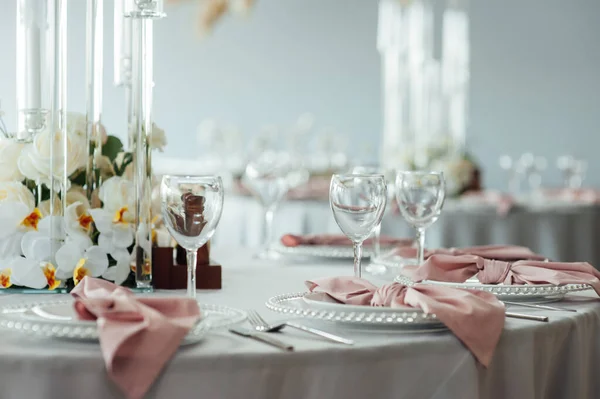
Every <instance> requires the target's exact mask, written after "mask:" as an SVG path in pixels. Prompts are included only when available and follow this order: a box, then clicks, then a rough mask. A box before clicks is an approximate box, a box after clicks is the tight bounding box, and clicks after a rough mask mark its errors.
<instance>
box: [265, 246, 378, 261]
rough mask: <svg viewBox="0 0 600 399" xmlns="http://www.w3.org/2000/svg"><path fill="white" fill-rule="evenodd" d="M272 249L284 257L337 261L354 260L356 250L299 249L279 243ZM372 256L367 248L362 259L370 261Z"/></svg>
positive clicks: (331, 248)
mask: <svg viewBox="0 0 600 399" xmlns="http://www.w3.org/2000/svg"><path fill="white" fill-rule="evenodd" d="M272 249H273V251H275V252H278V253H280V254H283V255H293V256H307V257H315V258H337V259H352V258H354V249H353V248H352V247H349V246H341V245H299V246H297V247H286V246H285V245H283V244H280V243H277V244H275V245H273V247H272ZM372 255H373V254H372V251H371V250H370V249H367V248H365V249H364V251H363V254H362V258H363V259H368V258H370V257H371V256H372Z"/></svg>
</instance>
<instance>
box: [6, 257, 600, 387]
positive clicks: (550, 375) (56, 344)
mask: <svg viewBox="0 0 600 399" xmlns="http://www.w3.org/2000/svg"><path fill="white" fill-rule="evenodd" d="M213 258H214V259H215V260H217V261H218V262H219V263H220V264H222V265H223V288H222V289H221V290H209V291H199V292H198V300H199V302H201V303H207V304H219V305H227V306H232V307H236V308H241V309H246V310H247V309H254V310H257V311H259V312H260V314H261V315H262V316H263V317H264V318H265V319H267V320H270V321H276V320H282V319H284V317H282V315H281V314H278V313H274V312H271V311H269V310H268V309H267V308H266V307H265V301H266V300H267V299H268V298H269V297H272V296H275V295H278V294H284V293H293V292H301V291H305V286H304V281H306V280H308V279H312V278H317V277H328V276H339V275H349V274H351V273H352V264H351V261H348V260H346V261H324V260H319V259H303V260H297V259H293V258H282V259H279V260H273V261H266V260H257V259H254V258H253V251H252V250H249V249H243V248H236V247H231V248H221V249H218V250H215V251H213ZM366 278H372V279H373V280H376V279H381V278H382V277H377V278H375V277H370V276H368V275H367V276H366ZM156 295H184V291H183V290H182V291H169V292H157V293H156ZM57 296H60V295H59V294H56V295H43V294H29V295H27V294H18V295H10V294H5V295H2V296H0V304H8V303H18V302H23V301H42V302H43V301H46V300H51V299H56V298H57ZM560 306H562V307H566V308H571V309H576V310H577V312H576V313H575V312H566V311H551V310H539V309H530V308H524V307H518V309H517V307H514V308H513V309H511V310H513V311H518V312H519V313H526V314H531V315H546V316H548V317H549V320H550V321H549V322H547V323H544V322H538V321H529V320H520V319H512V318H507V319H506V322H505V327H504V330H503V333H502V335H501V338H500V341H499V344H498V346H497V348H496V351H495V354H494V356H493V359H492V362H491V364H490V365H489V367H487V368H486V367H483V366H482V365H481V364H479V363H478V362H477V361H476V360H475V358H474V357H473V355H472V354H471V352H469V350H467V349H466V348H465V346H463V344H462V343H461V342H460V341H459V340H458V339H457V338H456V337H455V336H454V335H453V334H452V333H451V332H449V331H441V332H439V331H438V332H419V333H406V332H402V331H400V330H394V331H380V330H352V329H348V328H347V327H343V326H339V325H336V324H323V323H325V322H321V323H320V324H315V323H310V322H309V321H308V320H302V319H300V320H299V322H300V323H305V324H307V325H308V324H310V325H313V326H318V327H319V328H321V329H323V330H327V331H330V332H332V333H335V334H338V335H341V336H344V337H346V338H351V339H353V340H354V341H355V343H354V345H352V346H350V345H343V344H335V343H331V342H328V341H325V340H323V339H321V338H318V337H314V336H311V335H307V334H305V333H303V332H299V331H298V332H296V331H293V330H291V329H289V330H285V329H284V330H283V332H281V333H278V334H277V335H278V337H279V338H280V339H281V340H284V341H285V342H286V343H290V344H293V345H294V346H295V349H296V350H295V351H294V352H285V351H282V350H278V349H277V348H274V347H271V346H267V345H265V344H263V343H260V342H256V341H254V340H251V339H248V338H244V337H240V336H237V335H234V334H231V333H230V332H229V331H227V329H217V330H213V331H211V332H210V333H209V334H208V335H207V336H206V337H205V338H204V339H203V340H202V341H201V342H199V343H197V344H195V345H190V346H185V347H181V348H180V349H179V351H178V352H177V353H176V355H175V356H174V357H173V358H172V360H171V361H170V362H169V363H168V364H167V365H166V367H165V368H164V370H163V371H162V373H161V375H160V376H159V377H158V378H157V379H156V381H155V382H154V384H153V386H152V388H151V389H150V391H149V392H148V394H147V397H148V398H170V399H176V398H207V399H217V398H218V399H227V398H245V399H276V398H288V399H296V398H298V399H300V398H304V399H308V398H314V399H326V398H327V399H337V398H339V399H364V398H440V399H441V398H456V399H470V398H473V399H475V398H499V399H500V398H502V399H504V398H600V379H599V378H597V376H598V374H599V373H600V301H599V300H598V298H597V295H596V294H595V293H594V292H593V291H584V292H580V293H577V294H575V293H573V294H570V295H568V296H567V297H566V298H565V299H564V300H563V301H562V302H560ZM474 333H475V334H476V333H477V331H475V332H474ZM0 378H1V380H2V384H0V398H6V399H13V398H14V399H24V398H32V399H33V398H65V399H69V398H86V399H96V398H98V399H100V398H102V399H105V398H121V397H122V394H121V393H120V391H119V390H118V388H117V387H116V386H115V385H113V383H112V382H111V381H110V380H109V379H108V376H107V373H106V371H105V364H104V360H103V358H102V354H101V351H100V346H99V344H98V343H95V342H75V341H68V340H66V339H62V340H57V339H49V338H43V339H42V338H37V337H33V336H29V335H21V334H18V333H15V332H12V331H2V332H1V340H0Z"/></svg>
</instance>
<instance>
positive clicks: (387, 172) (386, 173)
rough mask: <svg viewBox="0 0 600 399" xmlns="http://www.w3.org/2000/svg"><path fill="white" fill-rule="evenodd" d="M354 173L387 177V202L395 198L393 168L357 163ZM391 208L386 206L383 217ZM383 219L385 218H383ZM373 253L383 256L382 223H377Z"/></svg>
mask: <svg viewBox="0 0 600 399" xmlns="http://www.w3.org/2000/svg"><path fill="white" fill-rule="evenodd" d="M350 173H352V174H375V175H376V174H380V175H383V177H384V178H385V184H386V186H387V203H390V202H391V201H393V199H394V195H395V194H394V184H395V177H396V172H395V171H394V170H393V169H385V168H383V167H381V166H379V165H357V166H353V167H352V168H351V169H350ZM388 209H389V208H387V207H386V211H385V212H384V213H383V217H385V214H386V213H387V211H388ZM382 221H383V218H382ZM373 255H374V256H375V258H378V257H379V256H381V223H380V224H378V225H377V227H376V228H375V231H374V232H373Z"/></svg>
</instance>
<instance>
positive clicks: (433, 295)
mask: <svg viewBox="0 0 600 399" xmlns="http://www.w3.org/2000/svg"><path fill="white" fill-rule="evenodd" d="M306 286H307V287H308V289H309V290H310V291H311V292H324V293H326V294H328V295H329V296H331V297H332V298H334V299H336V300H337V301H339V302H342V303H345V304H349V305H363V306H389V307H392V308H402V307H406V306H409V307H414V308H419V309H421V310H423V311H424V312H425V313H428V314H435V315H436V316H437V318H438V319H440V321H441V322H442V323H444V324H445V325H446V326H447V327H448V328H449V329H450V330H451V331H452V332H453V333H454V334H455V335H456V336H457V337H458V339H459V340H460V341H461V342H462V343H463V344H464V345H465V346H466V347H467V348H468V349H469V350H470V351H471V352H472V353H473V355H474V356H475V357H476V358H477V359H478V360H479V361H480V362H481V364H483V365H484V366H486V367H487V366H488V365H489V364H490V361H491V360H492V356H493V354H494V349H495V348H496V345H497V344H498V340H499V339H500V334H501V333H502V328H503V327H504V317H505V315H504V305H503V304H502V303H500V302H499V301H498V299H497V298H496V297H495V296H494V295H493V294H490V293H488V292H484V291H471V290H459V289H455V288H449V287H439V286H431V285H424V284H417V285H414V286H411V287H407V286H404V285H402V284H398V283H392V284H386V285H384V286H381V287H379V288H378V287H376V286H374V285H373V284H371V283H370V282H368V281H367V280H364V279H360V278H356V277H333V278H323V279H317V280H312V281H306Z"/></svg>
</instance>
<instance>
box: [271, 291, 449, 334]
mask: <svg viewBox="0 0 600 399" xmlns="http://www.w3.org/2000/svg"><path fill="white" fill-rule="evenodd" d="M266 306H267V308H269V309H270V310H273V311H275V312H279V313H283V314H285V315H286V316H292V317H302V318H306V319H312V320H315V321H322V322H330V323H337V324H340V325H343V326H345V327H352V328H358V329H368V330H381V329H384V330H390V329H393V330H400V331H404V332H433V331H441V330H446V329H447V327H446V326H445V325H444V324H443V323H442V322H441V321H440V320H439V319H438V318H437V317H436V316H435V315H433V314H426V313H424V312H423V311H422V310H421V309H415V308H410V307H402V308H384V307H374V306H354V305H345V304H342V303H339V302H337V301H336V300H335V299H333V298H331V297H329V296H328V295H326V294H323V293H315V292H312V293H311V292H300V293H290V294H282V295H277V296H274V297H272V298H270V299H269V300H268V301H267V302H266Z"/></svg>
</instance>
